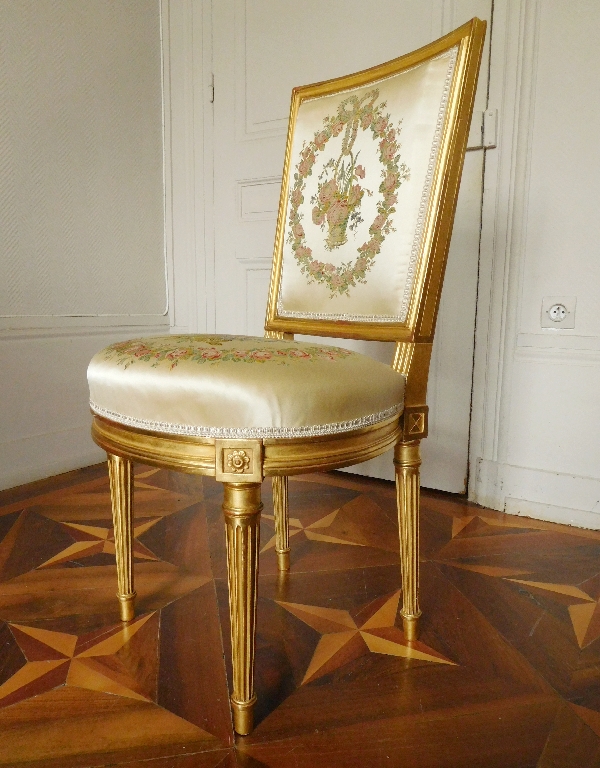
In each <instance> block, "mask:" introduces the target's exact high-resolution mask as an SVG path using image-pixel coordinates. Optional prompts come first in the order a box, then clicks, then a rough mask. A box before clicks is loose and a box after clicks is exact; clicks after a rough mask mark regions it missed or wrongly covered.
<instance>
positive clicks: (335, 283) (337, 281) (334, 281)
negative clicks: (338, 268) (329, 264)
mask: <svg viewBox="0 0 600 768" xmlns="http://www.w3.org/2000/svg"><path fill="white" fill-rule="evenodd" d="M342 282H343V280H342V276H341V275H339V274H338V273H337V272H335V273H334V274H333V275H331V286H332V288H339V287H340V285H341V284H342Z"/></svg>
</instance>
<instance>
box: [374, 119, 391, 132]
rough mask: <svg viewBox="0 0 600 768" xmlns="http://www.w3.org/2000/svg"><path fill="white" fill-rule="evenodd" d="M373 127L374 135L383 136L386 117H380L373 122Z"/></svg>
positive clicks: (385, 127) (386, 125)
mask: <svg viewBox="0 0 600 768" xmlns="http://www.w3.org/2000/svg"><path fill="white" fill-rule="evenodd" d="M373 127H374V129H375V133H378V134H379V135H382V134H384V133H385V132H386V130H387V127H388V119H387V117H380V118H379V119H378V120H376V121H375V125H374V126H373Z"/></svg>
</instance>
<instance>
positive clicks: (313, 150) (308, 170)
mask: <svg viewBox="0 0 600 768" xmlns="http://www.w3.org/2000/svg"><path fill="white" fill-rule="evenodd" d="M378 97H379V89H378V88H374V89H373V90H372V91H369V92H368V93H366V94H365V95H364V96H363V97H362V98H359V97H358V96H356V95H353V96H349V97H348V98H346V99H344V100H343V101H342V102H341V103H340V104H339V106H338V108H337V113H336V114H335V116H333V117H331V116H329V117H326V118H324V120H323V125H324V127H323V129H322V130H320V131H317V132H316V133H315V135H314V138H313V140H312V141H310V142H309V143H308V144H307V143H306V142H304V144H303V145H302V151H301V152H300V160H299V162H298V164H297V165H296V171H295V173H294V186H293V187H292V191H291V193H290V214H289V225H290V229H289V233H288V237H287V242H288V243H290V244H291V246H292V250H293V251H294V257H295V259H296V261H297V262H298V264H300V267H301V271H302V273H303V274H304V275H306V276H307V277H308V282H309V283H312V282H314V281H316V282H317V283H324V284H325V285H327V286H328V287H329V289H330V291H331V297H332V298H333V297H334V296H335V294H336V293H337V294H340V295H342V294H346V295H347V296H348V295H349V289H350V287H355V286H356V284H357V283H366V273H367V272H368V271H369V269H370V268H371V267H372V266H373V263H374V261H375V257H376V256H377V254H378V253H379V252H380V251H381V246H382V244H383V241H384V240H385V238H386V236H387V235H388V234H389V233H390V232H394V231H395V229H394V227H393V226H392V219H391V216H392V214H393V213H395V212H396V208H395V207H394V206H395V204H396V202H397V201H398V195H397V192H398V189H399V188H400V185H401V184H402V182H403V181H408V179H409V178H410V170H409V168H408V167H407V166H406V165H405V164H404V163H401V162H400V144H399V143H398V135H399V133H400V127H401V123H402V121H401V120H400V121H399V123H398V125H397V126H394V125H393V124H392V122H391V119H390V114H389V113H387V114H384V109H385V107H386V105H387V102H385V101H382V102H381V103H380V104H377V105H375V102H376V101H377V99H378ZM359 129H362V130H363V131H366V130H370V131H371V133H372V134H373V138H374V140H375V141H379V160H380V162H381V165H382V166H383V168H382V171H381V176H382V181H381V183H380V185H379V192H380V193H381V194H382V196H383V197H382V199H381V200H380V201H379V202H378V203H377V216H376V217H375V220H374V221H373V223H372V224H371V225H370V227H369V234H370V235H371V239H370V240H368V241H367V242H365V243H363V245H361V246H360V248H358V249H357V250H358V257H357V258H356V260H355V261H354V263H352V262H351V261H348V262H345V263H342V264H341V265H340V266H339V267H336V266H334V265H333V264H324V263H323V262H321V261H317V260H316V259H313V257H312V249H311V248H309V246H308V245H307V244H306V234H305V231H304V227H303V226H302V219H303V214H302V213H300V212H299V210H298V209H299V207H300V206H301V205H302V203H303V202H304V194H303V193H304V190H305V188H306V179H307V178H308V177H309V176H312V169H313V166H314V164H315V162H316V159H317V153H318V152H322V151H323V150H324V149H325V146H326V144H327V142H328V141H329V139H331V138H332V137H335V136H339V135H340V133H341V132H342V131H345V133H344V137H343V139H342V150H341V153H340V156H339V157H338V159H337V160H334V159H333V158H332V159H331V160H329V161H328V162H327V163H326V164H325V166H324V167H323V171H322V173H321V174H320V176H319V183H318V187H317V193H316V194H315V195H313V197H312V198H311V199H310V202H311V203H312V204H313V206H314V207H313V209H312V220H313V223H314V224H316V225H317V226H319V227H320V228H321V231H324V230H325V227H326V226H327V228H328V233H327V238H326V240H325V248H326V249H327V250H328V251H333V250H334V249H335V248H339V247H340V246H341V245H344V244H345V243H346V242H347V241H348V237H347V230H348V229H349V230H350V231H354V230H355V229H356V228H357V227H358V225H359V224H360V223H361V222H362V221H363V219H362V218H361V216H360V206H361V202H362V199H363V197H364V195H365V193H366V194H367V195H369V196H371V195H372V194H373V192H372V191H370V190H368V189H366V188H363V187H361V185H360V180H362V179H364V178H365V175H366V171H365V169H364V168H363V166H362V165H357V160H358V155H359V154H360V151H359V152H357V153H356V154H354V153H353V151H352V150H353V147H354V142H355V140H356V137H357V135H358V131H359Z"/></svg>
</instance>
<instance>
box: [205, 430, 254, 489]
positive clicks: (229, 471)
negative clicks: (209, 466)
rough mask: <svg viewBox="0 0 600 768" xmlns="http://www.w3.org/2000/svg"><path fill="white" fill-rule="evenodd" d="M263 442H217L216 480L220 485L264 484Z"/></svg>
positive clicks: (224, 440)
mask: <svg viewBox="0 0 600 768" xmlns="http://www.w3.org/2000/svg"><path fill="white" fill-rule="evenodd" d="M262 453H263V451H262V441H261V440H226V439H223V440H219V439H218V440H215V479H216V480H218V481H219V482H220V483H262V481H263V473H262Z"/></svg>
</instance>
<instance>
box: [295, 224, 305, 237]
mask: <svg viewBox="0 0 600 768" xmlns="http://www.w3.org/2000/svg"><path fill="white" fill-rule="evenodd" d="M292 232H293V233H294V235H295V236H296V237H298V238H301V237H304V227H303V226H302V224H294V226H293V228H292Z"/></svg>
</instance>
